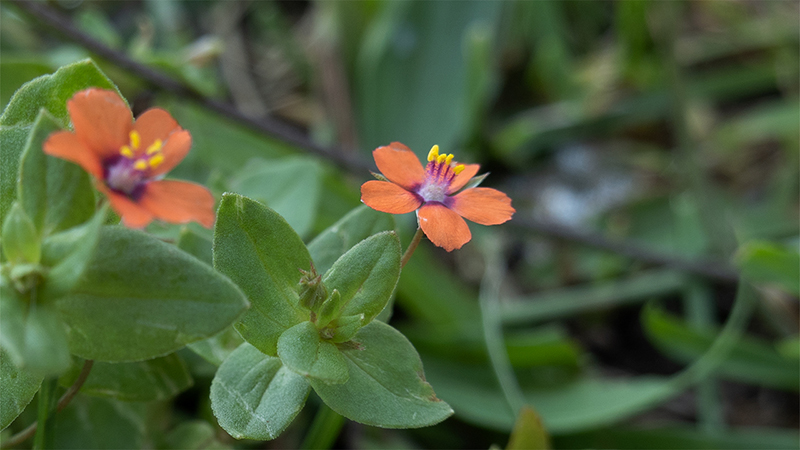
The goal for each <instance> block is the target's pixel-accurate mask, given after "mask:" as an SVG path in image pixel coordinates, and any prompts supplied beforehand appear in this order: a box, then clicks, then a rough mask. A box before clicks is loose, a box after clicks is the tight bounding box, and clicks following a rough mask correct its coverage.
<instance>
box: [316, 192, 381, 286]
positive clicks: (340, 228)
mask: <svg viewBox="0 0 800 450" xmlns="http://www.w3.org/2000/svg"><path fill="white" fill-rule="evenodd" d="M394 229H395V223H394V216H392V215H391V214H386V213H382V212H379V211H375V210H374V209H372V208H370V207H369V206H367V205H361V206H358V207H356V208H354V209H353V210H352V211H350V212H349V213H347V215H345V216H344V217H342V218H341V219H339V221H338V222H336V223H335V224H333V225H331V226H330V227H328V228H326V229H325V231H323V232H322V233H320V234H319V235H318V236H317V237H315V238H314V240H312V241H311V242H310V243H309V244H308V251H309V253H311V258H312V259H313V260H314V266H315V267H316V268H317V271H318V272H319V273H325V272H327V271H328V269H330V268H331V266H333V263H335V262H336V260H337V259H339V258H340V257H341V256H342V255H344V254H345V253H347V251H348V250H350V249H351V248H353V246H354V245H356V244H358V243H359V242H361V241H363V240H364V239H366V238H368V237H370V236H372V235H373V234H376V233H380V232H381V231H392V230H394Z"/></svg>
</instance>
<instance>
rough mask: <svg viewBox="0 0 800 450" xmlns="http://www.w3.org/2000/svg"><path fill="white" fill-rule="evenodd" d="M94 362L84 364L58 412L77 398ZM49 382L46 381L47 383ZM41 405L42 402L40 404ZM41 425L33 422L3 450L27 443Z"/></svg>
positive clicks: (62, 400) (7, 443)
mask: <svg viewBox="0 0 800 450" xmlns="http://www.w3.org/2000/svg"><path fill="white" fill-rule="evenodd" d="M93 364H94V361H92V360H90V359H87V360H86V361H85V362H84V363H83V368H82V369H81V373H80V374H79V375H78V379H77V380H75V383H73V384H72V386H70V387H69V389H67V392H65V393H64V395H62V396H61V398H60V399H59V400H58V404H57V405H56V410H55V411H56V412H58V411H61V410H62V409H64V408H66V407H67V405H69V402H70V401H72V398H73V397H75V394H77V393H78V391H79V390H80V388H81V386H83V383H84V382H86V379H87V378H88V377H89V372H90V371H91V370H92V365H93ZM46 382H47V381H45V383H46ZM40 404H41V402H40ZM38 425H39V423H38V422H33V423H32V424H30V425H29V426H28V428H25V429H24V430H22V431H20V432H19V433H17V434H15V435H14V436H11V437H10V438H9V439H8V440H7V441H5V442H3V445H2V448H10V447H16V446H17V445H19V444H21V443H23V442H25V441H26V440H28V438H30V437H31V436H33V435H34V434H35V433H36V429H37V428H38Z"/></svg>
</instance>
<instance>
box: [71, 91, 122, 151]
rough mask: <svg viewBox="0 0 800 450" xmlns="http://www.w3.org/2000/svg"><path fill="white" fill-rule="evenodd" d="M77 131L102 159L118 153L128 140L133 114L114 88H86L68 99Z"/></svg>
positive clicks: (82, 139) (81, 138)
mask: <svg viewBox="0 0 800 450" xmlns="http://www.w3.org/2000/svg"><path fill="white" fill-rule="evenodd" d="M67 109H68V110H69V116H70V118H71V119H72V126H73V127H74V128H75V134H76V135H77V136H78V138H79V139H80V140H81V141H83V142H84V144H86V146H87V147H88V148H89V149H90V150H91V151H93V152H94V153H95V154H96V155H97V156H98V157H99V158H100V159H101V160H103V159H105V158H109V157H111V156H114V155H117V154H119V149H120V147H122V146H123V145H125V144H127V143H128V141H129V139H130V138H129V133H130V131H131V129H132V127H133V116H132V115H131V110H130V109H129V108H128V105H126V104H125V102H124V101H122V99H121V98H120V97H119V95H117V93H116V92H114V91H106V90H103V89H95V88H92V89H86V90H83V91H80V92H78V93H77V94H75V95H74V96H72V98H71V99H70V100H69V101H67Z"/></svg>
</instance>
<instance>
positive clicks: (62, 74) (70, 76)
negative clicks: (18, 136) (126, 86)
mask: <svg viewBox="0 0 800 450" xmlns="http://www.w3.org/2000/svg"><path fill="white" fill-rule="evenodd" d="M90 87H98V88H102V89H110V90H113V91H116V92H117V93H118V94H119V91H118V90H117V87H116V86H115V85H114V83H113V82H112V81H111V80H109V79H108V77H106V76H105V74H103V72H102V71H100V68H98V67H97V65H96V64H95V63H94V62H93V61H92V60H91V59H84V60H83V61H78V62H76V63H73V64H69V65H66V66H64V67H61V68H60V69H58V70H57V71H55V73H53V74H52V75H43V76H41V77H39V78H36V79H34V80H31V81H30V82H28V83H25V85H23V86H22V87H21V88H19V90H18V91H17V92H16V93H15V94H14V96H13V97H12V98H11V101H9V102H8V106H7V107H6V109H5V111H3V115H2V116H0V125H3V126H19V125H28V124H31V123H33V122H34V121H35V120H36V116H38V115H39V110H40V109H41V108H44V109H46V110H47V111H49V112H50V114H52V115H53V116H54V117H55V118H56V119H58V120H59V121H61V124H62V125H63V126H66V125H67V124H68V123H69V112H68V111H67V100H69V99H70V98H72V96H73V95H74V94H75V93H76V92H78V91H81V90H83V89H87V88H90ZM120 97H122V95H121V94H120Z"/></svg>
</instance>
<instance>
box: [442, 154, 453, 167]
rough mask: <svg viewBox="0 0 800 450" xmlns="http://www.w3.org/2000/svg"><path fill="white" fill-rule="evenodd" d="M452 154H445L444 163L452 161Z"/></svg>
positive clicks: (448, 163)
mask: <svg viewBox="0 0 800 450" xmlns="http://www.w3.org/2000/svg"><path fill="white" fill-rule="evenodd" d="M453 156H454V155H447V158H445V160H444V163H445V164H447V165H448V166H449V165H450V163H451V162H452V161H453Z"/></svg>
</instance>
